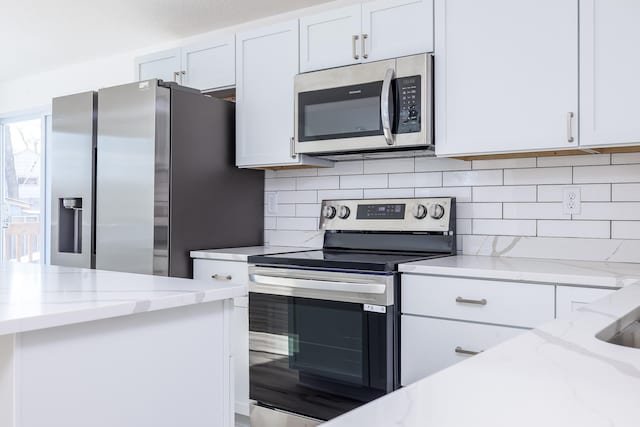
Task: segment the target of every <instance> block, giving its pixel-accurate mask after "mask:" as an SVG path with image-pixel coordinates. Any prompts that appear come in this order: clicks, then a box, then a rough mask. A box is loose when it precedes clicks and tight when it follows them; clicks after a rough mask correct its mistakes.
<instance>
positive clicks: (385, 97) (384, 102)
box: [380, 68, 395, 145]
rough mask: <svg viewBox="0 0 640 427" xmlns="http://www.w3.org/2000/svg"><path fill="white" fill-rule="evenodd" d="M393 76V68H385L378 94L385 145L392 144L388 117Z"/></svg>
mask: <svg viewBox="0 0 640 427" xmlns="http://www.w3.org/2000/svg"><path fill="white" fill-rule="evenodd" d="M394 77H395V70H394V69H393V68H387V72H386V74H385V75H384V80H383V81H382V93H381V94H380V118H381V121H382V133H383V134H384V139H385V140H386V141H387V145H393V143H394V141H393V134H392V133H391V118H390V117H389V96H391V82H392V80H393V78H394Z"/></svg>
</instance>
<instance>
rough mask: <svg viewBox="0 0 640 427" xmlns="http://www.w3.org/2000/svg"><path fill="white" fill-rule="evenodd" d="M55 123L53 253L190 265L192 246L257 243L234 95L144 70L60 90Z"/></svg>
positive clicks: (173, 271) (118, 264) (156, 266)
mask: <svg viewBox="0 0 640 427" xmlns="http://www.w3.org/2000/svg"><path fill="white" fill-rule="evenodd" d="M52 126H53V138H52V147H51V151H50V153H51V156H52V157H51V162H50V165H51V177H52V178H51V179H52V183H51V184H52V185H51V201H52V202H51V204H52V206H51V248H50V250H51V252H50V253H51V263H52V264H54V265H67V266H77V267H86V268H97V269H102V270H113V271H125V272H132V273H146V274H156V275H164V276H167V275H169V276H174V277H191V275H192V267H191V260H190V257H189V251H190V250H195V249H205V248H222V247H233V246H251V245H259V244H262V241H263V224H264V212H263V210H264V172H262V171H256V170H246V169H238V168H236V167H235V159H234V155H235V105H234V104H233V103H232V102H228V101H223V100H219V99H215V98H212V97H209V96H206V95H202V94H200V93H199V92H198V91H196V90H193V89H189V88H185V87H181V86H178V85H176V84H173V83H163V82H162V81H160V80H148V81H142V82H136V83H132V84H126V85H122V86H116V87H110V88H105V89H100V90H99V91H98V92H97V93H96V92H85V93H80V94H75V95H70V96H64V97H60V98H55V99H54V100H53V122H52Z"/></svg>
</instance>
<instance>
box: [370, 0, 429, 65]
mask: <svg viewBox="0 0 640 427" xmlns="http://www.w3.org/2000/svg"><path fill="white" fill-rule="evenodd" d="M362 37H363V38H364V44H363V46H364V49H363V51H362V52H361V54H362V56H363V60H364V61H365V62H367V61H379V60H381V59H389V58H395V57H398V56H407V55H414V54H416V53H423V52H432V51H433V0H378V1H372V2H366V3H363V4H362Z"/></svg>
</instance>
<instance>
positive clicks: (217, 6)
mask: <svg viewBox="0 0 640 427" xmlns="http://www.w3.org/2000/svg"><path fill="white" fill-rule="evenodd" d="M327 1H328V0H83V1H78V0H55V1H52V0H17V1H16V0H0V10H1V11H2V13H0V81H3V80H10V79H13V78H17V77H20V76H24V75H28V74H33V73H37V72H40V71H45V70H48V69H52V68H56V67H60V66H62V65H66V64H71V63H77V62H83V61H87V60H91V59H94V58H98V57H101V56H108V55H113V54H116V53H118V52H125V51H132V50H136V49H141V48H145V47H149V46H153V45H158V44H162V43H165V42H170V41H172V40H175V39H180V38H183V37H188V36H191V35H194V34H198V33H203V32H207V31H211V30H215V29H218V28H224V27H227V26H230V25H234V24H239V23H242V22H246V21H250V20H253V19H257V18H261V17H267V16H270V15H275V14H278V13H282V12H286V11H290V10H294V9H301V8H304V7H307V6H312V5H315V4H319V3H325V2H327Z"/></svg>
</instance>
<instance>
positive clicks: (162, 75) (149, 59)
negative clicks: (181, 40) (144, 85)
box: [136, 49, 182, 83]
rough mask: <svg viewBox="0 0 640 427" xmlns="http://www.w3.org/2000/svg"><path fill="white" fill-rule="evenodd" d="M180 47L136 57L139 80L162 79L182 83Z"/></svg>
mask: <svg viewBox="0 0 640 427" xmlns="http://www.w3.org/2000/svg"><path fill="white" fill-rule="evenodd" d="M181 70H182V67H181V66H180V49H170V50H164V51H162V52H155V53H152V54H150V55H145V56H139V57H137V58H136V78H137V79H138V80H148V79H161V80H164V81H166V82H177V83H181V77H182V75H181V74H180V71H181Z"/></svg>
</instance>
